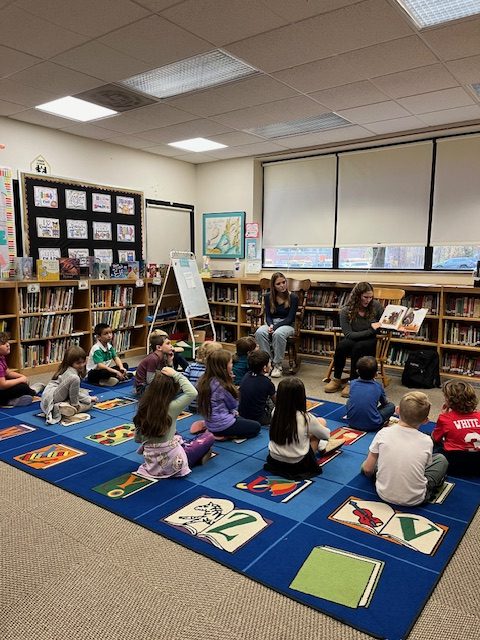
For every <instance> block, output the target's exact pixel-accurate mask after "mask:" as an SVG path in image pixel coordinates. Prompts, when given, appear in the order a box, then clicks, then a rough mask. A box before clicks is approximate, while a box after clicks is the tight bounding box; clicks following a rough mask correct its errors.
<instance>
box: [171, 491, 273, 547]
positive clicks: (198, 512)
mask: <svg viewBox="0 0 480 640" xmlns="http://www.w3.org/2000/svg"><path fill="white" fill-rule="evenodd" d="M162 521H163V522H166V523H167V524H169V525H171V526H173V527H175V528H176V529H180V530H181V531H184V532H186V533H189V534H190V535H192V536H195V537H198V538H200V539H202V540H204V541H205V542H210V543H211V544H213V545H214V546H216V547H218V548H219V549H223V551H227V552H228V553H234V552H235V551H237V550H238V549H240V547H243V545H245V544H247V542H249V541H250V540H252V538H254V537H255V536H256V535H258V534H259V533H260V532H261V531H263V529H265V528H266V527H268V526H269V525H270V524H271V521H269V520H266V519H265V518H264V517H263V516H262V515H261V514H260V513H258V512H257V511H252V510H251V509H236V508H235V503H234V502H232V501H231V500H225V499H223V498H209V497H208V496H202V497H200V498H197V499H196V500H193V501H192V502H190V503H188V504H186V505H185V506H184V507H182V508H181V509H179V510H178V511H175V512H174V513H172V514H171V515H169V516H167V517H166V518H162Z"/></svg>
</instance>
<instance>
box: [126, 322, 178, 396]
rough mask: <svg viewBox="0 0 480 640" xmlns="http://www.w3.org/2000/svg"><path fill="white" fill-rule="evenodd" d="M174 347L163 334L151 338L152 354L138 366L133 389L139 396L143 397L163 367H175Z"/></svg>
mask: <svg viewBox="0 0 480 640" xmlns="http://www.w3.org/2000/svg"><path fill="white" fill-rule="evenodd" d="M173 358H174V353H173V346H172V343H171V342H170V339H169V337H168V335H167V334H166V333H165V332H164V331H162V332H161V333H156V334H155V335H154V334H152V335H151V336H150V353H149V354H148V356H145V358H143V360H141V361H140V362H139V364H138V367H137V370H136V372H135V379H134V381H133V388H134V390H135V393H136V394H137V395H139V396H140V395H142V394H143V393H144V391H145V390H146V388H147V387H148V385H149V384H150V383H151V382H152V380H153V379H154V378H155V374H156V372H157V371H161V370H162V369H163V367H173Z"/></svg>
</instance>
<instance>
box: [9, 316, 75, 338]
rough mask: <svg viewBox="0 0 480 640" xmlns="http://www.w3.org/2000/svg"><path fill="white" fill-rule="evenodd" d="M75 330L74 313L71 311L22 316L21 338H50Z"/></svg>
mask: <svg viewBox="0 0 480 640" xmlns="http://www.w3.org/2000/svg"><path fill="white" fill-rule="evenodd" d="M72 331H73V315H72V314H71V313H66V314H58V315H52V314H50V315H49V314H47V315H43V316H29V317H28V318H20V339H21V340H32V339H34V338H49V337H50V336H65V335H68V334H70V333H72Z"/></svg>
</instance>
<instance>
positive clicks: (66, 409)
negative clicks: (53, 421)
mask: <svg viewBox="0 0 480 640" xmlns="http://www.w3.org/2000/svg"><path fill="white" fill-rule="evenodd" d="M58 410H59V411H60V415H61V416H64V417H67V418H71V417H72V416H74V415H75V414H76V413H77V410H76V409H75V407H72V405H71V404H68V402H59V403H58Z"/></svg>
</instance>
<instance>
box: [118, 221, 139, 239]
mask: <svg viewBox="0 0 480 640" xmlns="http://www.w3.org/2000/svg"><path fill="white" fill-rule="evenodd" d="M117 240H118V242H135V225H133V224H117Z"/></svg>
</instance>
